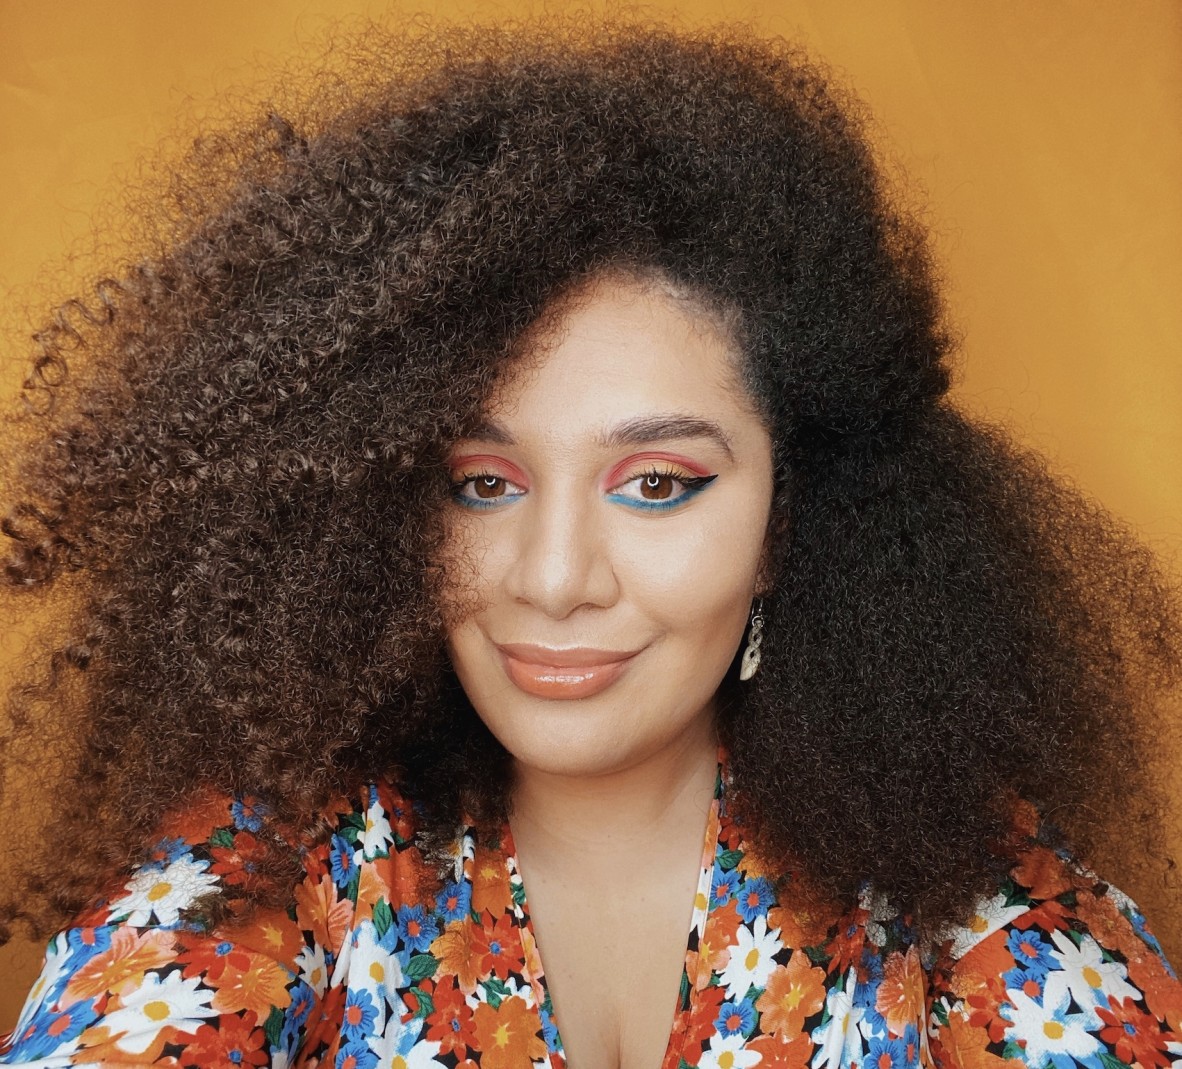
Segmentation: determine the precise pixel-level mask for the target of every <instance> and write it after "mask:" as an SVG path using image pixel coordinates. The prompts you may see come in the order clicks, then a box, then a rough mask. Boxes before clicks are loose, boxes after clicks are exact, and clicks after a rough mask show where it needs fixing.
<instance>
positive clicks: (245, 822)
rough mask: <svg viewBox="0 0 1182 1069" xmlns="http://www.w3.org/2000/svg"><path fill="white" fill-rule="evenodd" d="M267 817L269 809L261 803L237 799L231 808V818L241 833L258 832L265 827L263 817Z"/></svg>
mask: <svg viewBox="0 0 1182 1069" xmlns="http://www.w3.org/2000/svg"><path fill="white" fill-rule="evenodd" d="M266 815H267V807H266V806H264V805H262V804H261V803H259V802H250V801H243V800H242V799H241V798H235V799H234V803H233V804H232V805H231V806H230V817H231V819H232V820H233V821H234V827H235V828H237V829H238V830H239V831H258V830H259V829H260V828H261V827H262V826H263V817H265V816H266Z"/></svg>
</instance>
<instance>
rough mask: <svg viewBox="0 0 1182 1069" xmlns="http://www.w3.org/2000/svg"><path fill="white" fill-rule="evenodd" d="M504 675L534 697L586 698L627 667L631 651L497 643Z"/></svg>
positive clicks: (633, 655) (606, 686)
mask: <svg viewBox="0 0 1182 1069" xmlns="http://www.w3.org/2000/svg"><path fill="white" fill-rule="evenodd" d="M497 649H498V650H499V651H500V654H501V661H502V663H503V665H504V668H505V674H506V675H507V676H508V677H509V679H510V681H511V682H512V683H513V685H514V686H516V687H517V688H518V689H519V690H521V691H524V692H525V693H526V694H530V695H533V696H534V697H535V698H557V699H560V700H561V699H573V698H589V697H591V696H592V695H594V694H599V693H600V692H601V691H603V690H606V689H607V688H608V687H610V686H611V685H612V684H613V683H614V682H615V681H616V680H617V679H619V678H620V676H621V675H623V673H624V672H625V671H626V670H627V668H628V665H629V664H630V663H631V661H632V658H633V657H635V656H636V654H637V653H639V652H640V651H639V650H635V651H631V652H629V651H621V650H600V649H589V648H585V647H579V648H572V649H564V650H556V649H548V648H546V647H544V646H529V645H525V644H520V643H509V644H506V645H504V646H497Z"/></svg>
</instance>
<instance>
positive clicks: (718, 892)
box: [710, 865, 739, 909]
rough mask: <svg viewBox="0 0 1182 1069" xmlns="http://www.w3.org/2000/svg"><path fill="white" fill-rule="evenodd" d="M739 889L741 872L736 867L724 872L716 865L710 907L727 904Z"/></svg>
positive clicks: (711, 886) (711, 885) (711, 887)
mask: <svg viewBox="0 0 1182 1069" xmlns="http://www.w3.org/2000/svg"><path fill="white" fill-rule="evenodd" d="M738 889H739V873H738V871H737V870H736V869H731V870H730V872H723V871H722V869H720V868H719V867H718V866H717V865H715V866H714V880H713V882H712V883H711V884H710V907H711V908H712V909H713V908H715V907H717V906H725V905H726V904H727V903H728V902H729V901H730V900H731V899H732V898H734V897H735V892H736V891H737V890H738Z"/></svg>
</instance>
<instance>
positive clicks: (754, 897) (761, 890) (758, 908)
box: [736, 876, 776, 924]
mask: <svg viewBox="0 0 1182 1069" xmlns="http://www.w3.org/2000/svg"><path fill="white" fill-rule="evenodd" d="M736 898H737V903H736V904H737V907H738V910H739V916H740V917H742V918H743V923H744V924H754V923H755V918H756V917H762V916H764V915H765V914H766V913H767V911H768V910H769V909H770V908H771V907H772V906H774V905H775V903H776V892H775V891H773V890H772V885H771V881H770V880H768V879H767V878H766V877H764V876H756V877H755V878H754V879H752V880H745V881H744V882H743V884H742V886H741V887H740V888H739V890H738V893H737V895H736Z"/></svg>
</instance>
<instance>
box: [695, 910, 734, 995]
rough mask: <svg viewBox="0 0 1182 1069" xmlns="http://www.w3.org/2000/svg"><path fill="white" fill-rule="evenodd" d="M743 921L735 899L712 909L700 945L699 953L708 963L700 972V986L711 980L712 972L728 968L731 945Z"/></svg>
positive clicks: (698, 984)
mask: <svg viewBox="0 0 1182 1069" xmlns="http://www.w3.org/2000/svg"><path fill="white" fill-rule="evenodd" d="M742 923H743V918H742V917H740V916H739V910H738V906H737V905H736V903H735V901H734V899H731V901H729V902H728V903H727V904H726V905H725V906H719V907H718V908H717V909H713V910H711V911H710V915H709V916H708V917H707V918H706V930H705V932H704V933H703V934H702V941H701V943H700V944H699V945H698V954H699V956H700V958H701V960H702V961H703V962H704V963H705V965H706V968H705V969H703V970H701V971H700V972H699V973H698V983H697V986H698V987H699V988H702V987H705V986H706V984H708V983H709V982H710V974H711V973H717V972H722V970H723V969H725V968H726V965H727V962H728V961H730V956H731V947H732V946H733V945H734V942H735V937H736V935H737V934H738V931H739V925H741V924H742Z"/></svg>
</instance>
